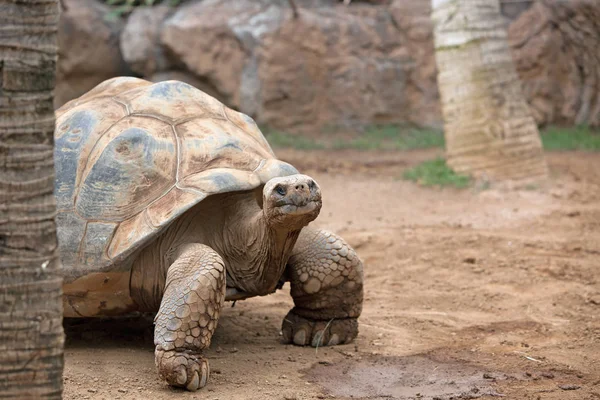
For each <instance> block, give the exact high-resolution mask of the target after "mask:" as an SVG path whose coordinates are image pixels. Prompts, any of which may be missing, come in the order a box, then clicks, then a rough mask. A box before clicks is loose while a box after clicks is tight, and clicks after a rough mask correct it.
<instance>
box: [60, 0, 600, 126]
mask: <svg viewBox="0 0 600 400" xmlns="http://www.w3.org/2000/svg"><path fill="white" fill-rule="evenodd" d="M64 1H65V2H66V5H67V7H68V9H67V11H66V12H65V13H64V14H63V16H62V18H61V25H60V26H61V27H60V33H59V42H60V58H59V63H58V85H57V90H56V104H57V105H60V104H62V103H64V102H65V101H67V100H69V99H71V98H73V97H76V96H79V95H81V94H83V93H84V92H86V91H87V90H89V89H91V88H92V87H93V86H95V85H96V84H98V83H99V82H101V81H103V80H104V79H107V78H110V77H113V76H117V75H128V74H129V73H130V72H129V69H128V67H127V66H126V63H125V61H124V60H123V57H124V58H125V60H126V61H127V63H128V64H129V65H130V67H131V69H132V70H133V71H135V73H137V74H139V75H141V76H143V77H145V78H147V79H150V80H152V81H161V80H167V79H177V80H181V81H184V82H187V83H190V84H192V85H194V86H196V87H198V88H200V89H201V90H203V91H205V92H207V93H209V94H211V95H212V96H214V97H216V98H218V99H219V100H221V101H223V102H224V103H226V104H227V105H228V106H230V107H233V108H235V109H238V110H240V111H243V112H245V113H246V114H249V115H250V116H252V117H254V118H255V119H256V120H257V122H259V123H260V124H264V125H267V126H270V127H273V128H276V129H280V130H286V131H305V132H319V131H320V132H322V131H323V128H341V129H343V130H360V129H361V128H363V127H365V126H367V125H371V124H388V123H406V122H409V123H415V124H417V125H425V126H436V127H439V126H441V124H442V116H441V111H440V104H439V94H438V90H437V83H436V74H437V72H436V65H435V57H434V50H433V35H432V23H431V20H430V2H429V1H424V0H383V1H379V0H374V1H352V2H351V4H349V5H345V4H344V2H343V1H336V2H332V1H330V0H295V2H294V4H295V5H296V7H297V10H298V15H297V18H294V15H293V12H292V8H291V7H290V3H289V2H287V1H279V2H273V1H270V0H237V1H225V0H203V1H194V2H185V3H183V4H182V5H180V6H179V7H177V8H173V9H171V8H168V7H166V6H154V7H147V8H146V7H140V8H137V9H136V10H134V12H133V13H132V14H131V15H130V17H129V19H128V21H127V23H126V24H125V27H124V28H123V23H122V22H119V21H116V22H107V21H106V20H105V16H106V14H107V12H108V11H107V7H106V6H105V5H103V4H101V3H100V2H97V1H94V0H81V1H76V0H64ZM500 3H501V7H502V10H501V11H502V13H503V15H504V16H505V20H506V24H507V26H508V27H509V38H510V45H511V49H512V52H513V58H514V60H515V65H516V67H517V71H518V73H519V75H520V77H521V80H522V82H523V87H524V93H525V95H526V98H527V100H528V103H529V104H530V106H531V108H532V112H533V115H534V117H535V118H536V121H537V122H538V123H539V124H542V125H543V124H551V123H567V124H573V123H578V124H589V125H596V126H598V125H600V96H598V95H597V93H599V92H600V62H599V61H600V60H599V56H598V54H599V53H598V51H597V49H598V48H599V46H600V23H598V21H600V3H598V2H590V1H587V0H573V1H570V2H564V1H562V0H543V1H542V0H523V1H521V2H517V3H515V2H514V1H511V0H500ZM121 31H122V33H120V32H121ZM119 37H120V41H121V42H120V45H119V44H118V41H119ZM121 51H122V53H121ZM121 54H123V56H121Z"/></svg>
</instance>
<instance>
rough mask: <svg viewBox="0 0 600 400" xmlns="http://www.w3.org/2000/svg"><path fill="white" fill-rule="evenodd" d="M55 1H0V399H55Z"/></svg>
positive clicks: (58, 380) (58, 281)
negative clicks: (53, 101)
mask: <svg viewBox="0 0 600 400" xmlns="http://www.w3.org/2000/svg"><path fill="white" fill-rule="evenodd" d="M57 22H58V4H57V0H28V1H25V0H22V1H14V0H13V1H11V0H0V398H11V399H33V398H36V399H37V398H51V399H59V398H61V395H62V369H63V342H64V335H63V328H62V300H61V285H62V278H61V277H60V274H59V273H60V271H59V267H60V265H59V262H58V258H57V254H56V249H57V241H56V227H55V223H54V216H55V209H56V206H55V201H54V196H53V186H54V163H53V132H54V111H53V106H52V90H53V89H54V82H55V67H56V52H57V48H56V33H57Z"/></svg>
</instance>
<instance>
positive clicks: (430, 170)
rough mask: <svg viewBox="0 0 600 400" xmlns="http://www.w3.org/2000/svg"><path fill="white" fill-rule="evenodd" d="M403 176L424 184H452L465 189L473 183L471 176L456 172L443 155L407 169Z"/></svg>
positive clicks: (442, 185) (441, 185)
mask: <svg viewBox="0 0 600 400" xmlns="http://www.w3.org/2000/svg"><path fill="white" fill-rule="evenodd" d="M403 177H404V179H406V180H409V181H413V182H416V183H418V184H420V185H423V186H440V187H444V186H452V187H455V188H457V189H464V188H466V187H468V186H469V185H470V184H471V178H469V177H468V176H466V175H460V174H457V173H456V172H454V171H453V170H452V169H451V168H450V167H448V165H447V164H446V160H444V159H443V158H441V157H438V158H436V159H435V160H429V161H425V162H423V163H421V164H419V165H417V166H415V167H412V168H409V169H407V170H405V171H404V174H403Z"/></svg>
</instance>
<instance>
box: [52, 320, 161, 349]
mask: <svg viewBox="0 0 600 400" xmlns="http://www.w3.org/2000/svg"><path fill="white" fill-rule="evenodd" d="M153 320H154V314H141V313H140V314H136V315H128V316H119V317H99V318H65V319H64V320H63V328H64V330H65V347H66V348H107V347H117V348H123V347H128V348H131V347H138V348H148V347H149V348H151V349H152V348H154V339H153V336H154V325H153Z"/></svg>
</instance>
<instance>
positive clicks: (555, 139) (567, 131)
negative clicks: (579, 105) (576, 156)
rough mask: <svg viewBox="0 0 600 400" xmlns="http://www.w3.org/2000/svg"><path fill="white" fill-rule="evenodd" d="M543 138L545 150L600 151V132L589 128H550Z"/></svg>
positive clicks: (543, 133) (544, 132)
mask: <svg viewBox="0 0 600 400" xmlns="http://www.w3.org/2000/svg"><path fill="white" fill-rule="evenodd" d="M541 137H542V143H543V145H544V149H545V150H587V151H600V130H596V131H594V130H592V129H591V128H589V127H587V126H574V127H550V128H547V129H545V130H543V131H542V133H541Z"/></svg>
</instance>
